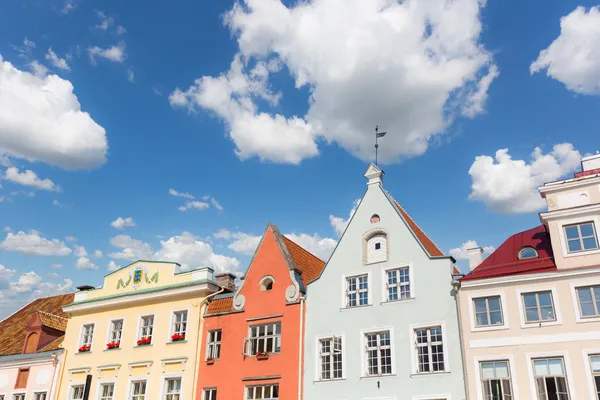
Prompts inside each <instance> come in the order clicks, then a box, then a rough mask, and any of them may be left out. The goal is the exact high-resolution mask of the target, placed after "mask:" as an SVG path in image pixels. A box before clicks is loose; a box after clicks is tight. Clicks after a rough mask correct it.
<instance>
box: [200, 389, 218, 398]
mask: <svg viewBox="0 0 600 400" xmlns="http://www.w3.org/2000/svg"><path fill="white" fill-rule="evenodd" d="M202 400H217V389H216V388H211V389H204V391H203V393H202Z"/></svg>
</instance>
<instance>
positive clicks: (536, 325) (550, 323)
mask: <svg viewBox="0 0 600 400" xmlns="http://www.w3.org/2000/svg"><path fill="white" fill-rule="evenodd" d="M557 325H562V322H561V321H548V322H525V323H523V322H521V328H523V329H530V328H543V327H545V326H557Z"/></svg>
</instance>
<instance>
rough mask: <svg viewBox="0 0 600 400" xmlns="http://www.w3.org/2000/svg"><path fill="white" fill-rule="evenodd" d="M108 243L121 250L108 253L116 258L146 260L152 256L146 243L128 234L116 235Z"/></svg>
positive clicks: (150, 248)
mask: <svg viewBox="0 0 600 400" xmlns="http://www.w3.org/2000/svg"><path fill="white" fill-rule="evenodd" d="M110 243H111V244H112V245H113V246H114V247H116V248H118V249H121V251H118V252H113V253H110V254H109V256H110V257H111V258H116V259H117V260H147V259H149V258H151V257H152V247H151V246H150V245H149V244H148V243H144V242H142V241H141V240H138V239H134V238H132V237H131V236H129V235H117V236H115V237H113V238H111V239H110Z"/></svg>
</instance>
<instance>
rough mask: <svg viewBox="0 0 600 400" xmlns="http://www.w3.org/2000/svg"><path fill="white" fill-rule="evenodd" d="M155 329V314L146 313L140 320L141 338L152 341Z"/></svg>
mask: <svg viewBox="0 0 600 400" xmlns="http://www.w3.org/2000/svg"><path fill="white" fill-rule="evenodd" d="M153 331H154V315H146V316H144V317H142V320H141V321H140V340H146V341H149V342H152V332H153Z"/></svg>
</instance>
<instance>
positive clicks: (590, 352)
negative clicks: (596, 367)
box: [581, 347, 600, 399]
mask: <svg viewBox="0 0 600 400" xmlns="http://www.w3.org/2000/svg"><path fill="white" fill-rule="evenodd" d="M581 354H582V356H583V364H584V368H586V370H587V373H586V374H585V376H586V378H587V383H588V390H589V393H590V399H595V398H596V396H597V394H596V384H595V382H594V376H593V374H592V363H591V362H590V357H591V356H597V355H600V347H599V348H594V349H583V350H582V351H581Z"/></svg>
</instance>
